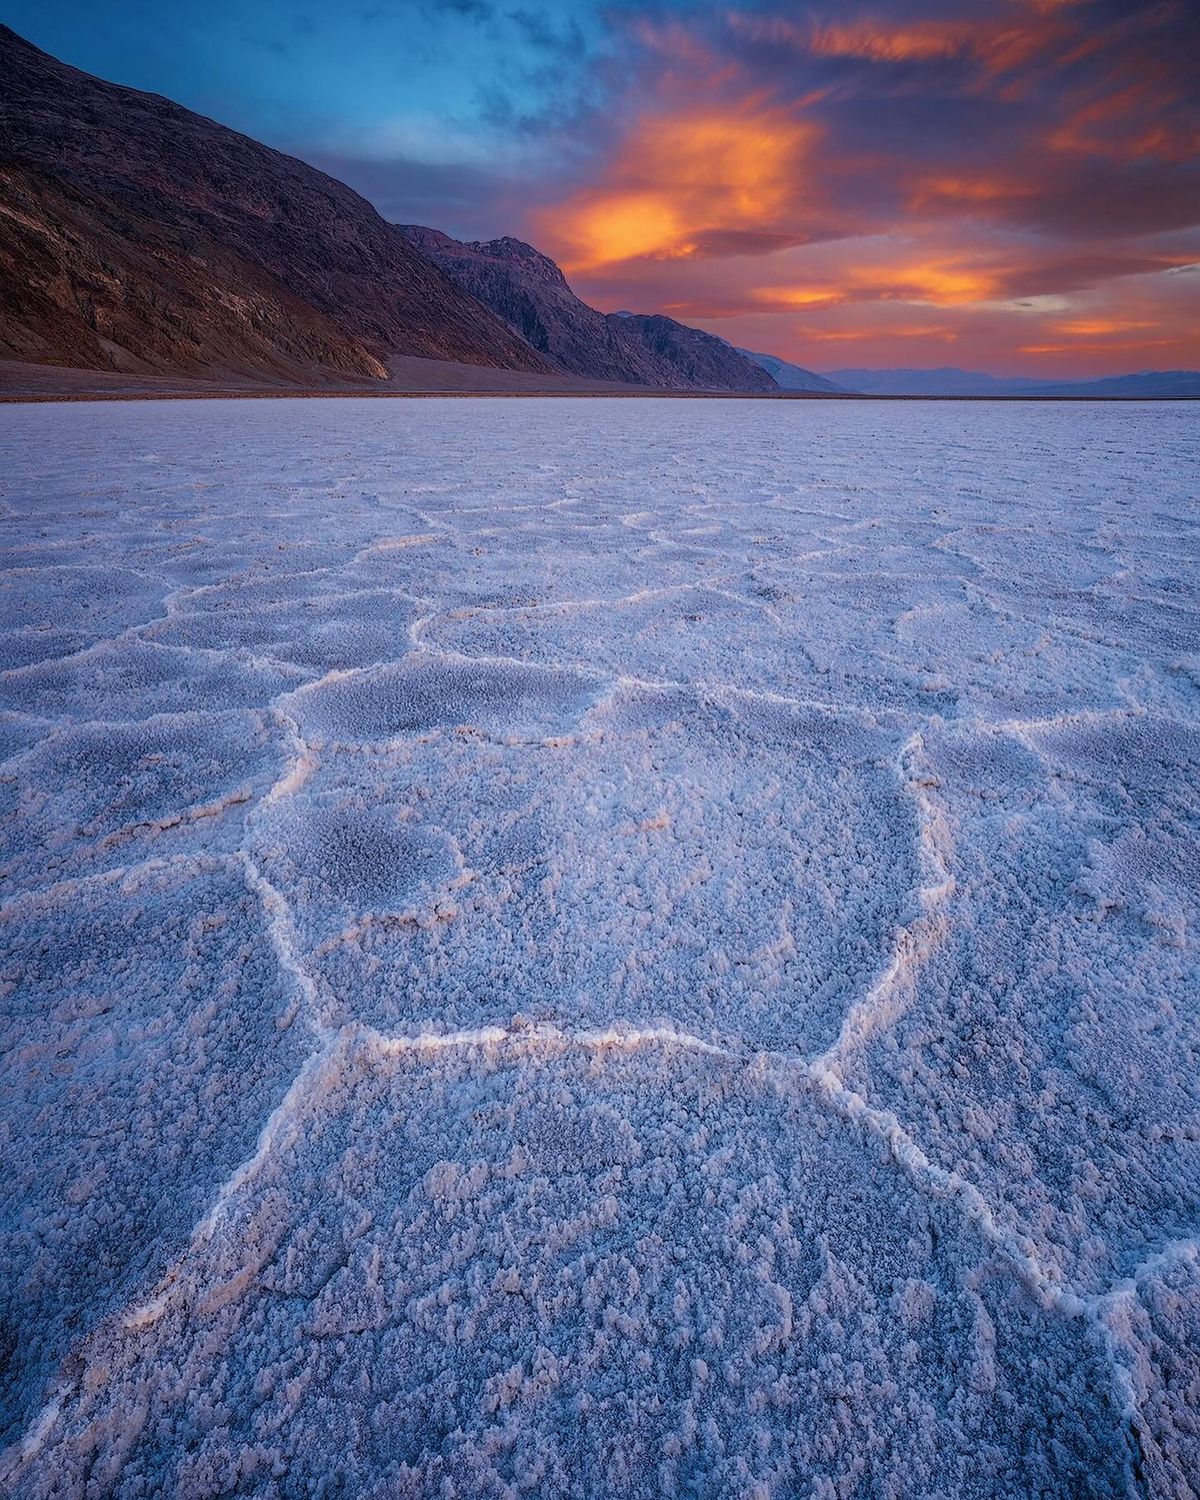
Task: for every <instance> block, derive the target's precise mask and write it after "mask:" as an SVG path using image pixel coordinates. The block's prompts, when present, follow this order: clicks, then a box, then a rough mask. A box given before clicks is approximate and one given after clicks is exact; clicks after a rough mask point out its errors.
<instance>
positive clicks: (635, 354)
mask: <svg viewBox="0 0 1200 1500" xmlns="http://www.w3.org/2000/svg"><path fill="white" fill-rule="evenodd" d="M401 227H402V229H403V232H404V234H405V235H406V236H407V238H408V240H409V242H410V244H412V245H415V246H416V248H417V249H418V250H420V251H421V253H422V254H423V255H426V256H428V257H429V259H430V260H432V261H433V262H434V264H435V265H437V266H440V267H441V269H442V270H443V271H445V272H446V274H447V275H448V276H449V277H451V278H452V280H454V281H455V282H456V283H457V284H458V285H459V286H460V287H462V288H463V289H464V290H465V291H467V292H470V294H471V295H472V296H473V297H476V298H478V300H479V301H480V302H482V303H483V304H484V306H485V307H487V308H489V309H490V310H491V311H492V312H494V313H495V314H496V315H497V316H498V317H499V318H501V319H503V321H504V322H505V324H506V325H507V326H508V327H509V328H511V329H512V330H513V331H514V332H515V333H518V334H520V336H521V337H522V338H523V339H524V340H525V341H526V343H528V344H529V345H531V346H532V348H534V349H536V350H537V351H538V352H539V353H540V354H543V355H545V356H546V357H547V358H548V359H550V360H551V361H552V362H553V363H554V364H556V365H557V366H558V367H559V368H560V369H563V370H568V371H570V372H571V373H573V374H576V375H587V376H592V377H594V378H597V379H600V380H613V381H623V382H627V383H631V384H635V385H645V386H655V387H658V388H661V389H664V390H696V389H702V390H728V391H773V390H775V389H776V383H775V381H774V380H773V379H772V378H771V376H770V375H769V374H767V372H766V371H765V370H764V369H763V368H762V367H761V366H760V365H759V364H758V363H757V362H756V361H754V360H752V359H748V358H746V357H745V356H744V355H743V354H742V353H739V351H738V350H736V349H734V348H733V347H732V345H730V344H727V343H726V342H725V340H724V339H719V338H716V337H714V335H713V334H711V333H704V332H702V331H701V330H700V329H699V328H688V327H687V326H686V325H685V324H683V323H677V322H675V320H674V319H673V318H665V317H661V316H643V315H639V314H637V313H602V312H597V311H596V309H595V308H592V307H588V305H587V304H586V303H585V302H581V301H580V299H579V298H578V297H577V296H576V295H575V294H574V292H572V290H571V288H570V287H569V286H568V285H567V280H566V277H565V276H564V275H563V273H562V271H561V270H560V269H559V268H558V266H557V265H555V263H554V262H553V261H552V260H551V259H550V258H549V256H546V255H543V254H542V253H541V252H540V251H538V250H535V249H534V248H533V246H532V245H527V244H525V243H524V241H522V240H516V239H512V238H510V237H505V238H503V239H498V240H474V241H469V242H464V241H462V240H455V239H451V238H450V236H449V235H448V234H442V233H441V231H440V230H437V229H427V228H425V227H424V226H423V225H420V224H405V225H402V226H401Z"/></svg>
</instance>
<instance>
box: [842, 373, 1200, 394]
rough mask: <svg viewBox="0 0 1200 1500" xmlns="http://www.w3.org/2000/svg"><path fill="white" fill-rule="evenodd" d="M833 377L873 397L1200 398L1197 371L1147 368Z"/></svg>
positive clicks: (850, 387)
mask: <svg viewBox="0 0 1200 1500" xmlns="http://www.w3.org/2000/svg"><path fill="white" fill-rule="evenodd" d="M825 375H826V377H827V378H828V379H829V380H834V381H837V383H838V384H839V385H843V386H846V387H848V388H849V389H852V390H856V391H861V392H862V393H863V394H864V395H868V396H1144V397H1151V396H1200V373H1197V372H1196V371H1194V370H1165V371H1164V370H1143V371H1141V372H1140V373H1139V374H1136V375H1114V376H1110V377H1108V378H1107V379H1104V380H1083V381H1061V380H1060V381H1047V380H1040V379H1035V378H1034V377H1032V376H1011V377H1003V376H997V375H985V374H983V373H982V372H980V371H978V370H957V369H954V368H952V367H949V366H947V367H943V368H942V369H937V370H858V369H845V370H826V371H825Z"/></svg>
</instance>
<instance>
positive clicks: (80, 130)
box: [0, 26, 551, 383]
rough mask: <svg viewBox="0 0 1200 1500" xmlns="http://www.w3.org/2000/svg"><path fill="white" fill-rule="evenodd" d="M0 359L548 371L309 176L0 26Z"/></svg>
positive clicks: (380, 372) (387, 228)
mask: <svg viewBox="0 0 1200 1500" xmlns="http://www.w3.org/2000/svg"><path fill="white" fill-rule="evenodd" d="M0 215H2V216H3V222H4V226H5V227H4V234H3V236H0V358H9V359H16V360H20V361H28V362H32V363H38V364H47V365H60V366H71V367H74V368H84V369H88V368H90V369H99V370H105V369H108V370H122V371H140V372H146V373H172V374H176V375H197V374H205V375H207V374H213V375H217V376H228V375H230V374H234V375H241V376H250V377H252V378H254V379H261V380H264V381H272V382H276V383H278V382H283V383H294V382H298V381H305V382H307V383H311V382H312V380H313V379H314V378H317V379H326V380H337V379H342V380H344V379H345V378H346V377H351V378H355V377H357V378H362V379H368V380H377V379H381V378H383V377H385V376H386V375H387V374H388V362H389V359H390V358H391V357H392V356H393V355H395V354H401V355H407V356H419V357H424V358H428V359H444V360H458V361H462V362H464V363H467V364H474V365H488V366H498V367H501V368H504V369H510V370H524V371H546V370H549V369H550V368H551V367H550V366H549V364H548V363H547V361H546V360H545V359H544V358H543V357H542V356H541V355H540V354H538V353H537V352H535V351H534V350H533V349H531V348H530V346H529V345H528V344H527V343H526V342H525V341H524V340H523V339H520V338H518V337H517V336H516V335H515V334H514V333H513V332H512V331H511V330H510V329H509V328H508V327H507V326H506V325H505V324H503V323H502V322H501V321H500V320H499V319H498V318H496V317H495V316H493V315H492V314H491V313H490V312H489V311H487V309H486V308H484V307H482V306H480V305H479V303H478V302H476V301H475V300H474V299H473V298H472V297H470V296H468V295H467V294H466V293H464V292H463V290H462V288H461V287H459V286H458V285H457V284H456V283H455V282H453V281H452V280H451V279H450V278H449V277H447V276H446V275H445V274H444V273H443V272H442V271H440V270H439V269H438V268H437V267H436V266H434V265H433V264H431V263H430V262H429V261H428V260H426V259H425V257H424V256H422V255H420V254H419V253H418V252H417V251H416V250H415V249H414V248H413V246H412V245H410V244H409V242H408V241H407V240H406V239H405V237H404V236H403V235H402V234H400V233H399V231H398V230H396V229H395V228H394V227H393V226H392V225H390V224H388V223H387V222H386V221H385V220H384V219H382V218H381V217H380V216H379V214H378V213H376V211H375V210H374V209H373V208H372V207H371V205H370V204H369V203H367V202H366V200H365V199H363V198H360V197H359V196H358V194H357V193H355V192H352V191H351V189H350V188H348V187H345V186H344V185H343V184H342V183H340V182H335V181H334V180H333V178H331V177H327V176H325V174H324V173H322V172H318V171H317V170H316V169H315V168H313V167H310V166H307V165H305V164H304V163H303V162H300V161H296V160H294V159H293V158H291V157H289V156H284V155H283V154H282V153H280V152H278V151H273V150H271V149H270V148H269V147H267V146H263V145H260V144H258V142H256V141H252V140H250V139H248V138H247V137H246V136H244V135H239V134H238V133H237V132H236V131H233V130H228V129H226V128H225V127H224V126H222V125H218V124H216V123H214V122H213V121H212V120H208V119H205V118H204V117H203V116H201V115H197V114H193V113H192V112H191V111H189V110H186V109H182V108H181V107H180V106H179V105H176V104H172V103H170V102H169V101H168V100H166V99H162V98H159V97H158V96H157V95H153V94H143V93H139V92H137V91H136V90H133V89H127V88H121V87H118V86H117V85H115V84H110V83H103V82H101V81H100V80H99V79H96V78H92V77H90V76H89V75H88V74H86V73H81V72H79V71H78V70H76V69H75V68H71V67H67V66H66V65H65V64H63V63H60V62H56V61H55V60H54V59H53V58H51V57H48V56H47V55H46V54H45V53H44V52H40V51H39V50H38V49H37V48H36V47H33V46H31V45H30V44H29V43H28V42H25V41H23V40H22V39H21V38H20V37H19V36H17V35H16V34H15V33H14V32H12V31H10V30H9V29H8V28H7V27H3V26H0Z"/></svg>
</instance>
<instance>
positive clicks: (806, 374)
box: [738, 349, 847, 396]
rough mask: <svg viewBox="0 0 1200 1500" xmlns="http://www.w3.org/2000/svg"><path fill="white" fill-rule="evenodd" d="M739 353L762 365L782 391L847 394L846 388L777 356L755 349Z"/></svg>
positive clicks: (742, 350) (741, 350)
mask: <svg viewBox="0 0 1200 1500" xmlns="http://www.w3.org/2000/svg"><path fill="white" fill-rule="evenodd" d="M738 353H739V354H744V355H745V357H746V358H747V359H749V360H753V361H754V363H755V364H756V365H761V366H762V368H763V369H764V370H765V371H766V372H767V374H768V375H769V376H770V377H771V379H772V380H773V381H774V382H775V384H776V385H777V386H779V388H780V389H781V390H784V391H816V392H819V393H821V394H822V395H826V396H844V395H846V394H847V391H846V387H845V386H841V385H835V384H834V383H833V381H832V380H826V379H825V377H824V376H823V375H817V374H816V373H814V371H812V370H806V369H805V368H804V366H803V365H793V364H791V363H790V362H789V361H788V360H786V359H780V358H779V356H778V355H777V354H756V353H755V352H754V350H753V349H739V350H738Z"/></svg>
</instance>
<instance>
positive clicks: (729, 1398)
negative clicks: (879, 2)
mask: <svg viewBox="0 0 1200 1500" xmlns="http://www.w3.org/2000/svg"><path fill="white" fill-rule="evenodd" d="M0 450H2V451H0V472H2V473H3V475H4V479H3V481H2V483H3V492H2V496H3V509H2V511H0V533H2V535H3V545H4V548H5V565H6V568H7V571H6V573H5V575H4V577H3V580H2V581H0V755H3V756H6V757H7V759H5V760H4V761H3V762H2V763H0V783H2V784H0V900H2V901H3V905H2V906H0V934H2V948H3V959H2V963H3V968H2V971H0V997H2V1000H0V1034H2V1038H3V1048H2V1053H3V1061H0V1089H2V1091H3V1100H4V1123H3V1131H2V1133H0V1153H2V1154H3V1164H2V1166H3V1172H4V1181H5V1183H6V1191H5V1193H4V1195H3V1198H2V1200H0V1252H2V1267H3V1271H4V1275H3V1277H0V1302H2V1306H0V1318H2V1322H0V1390H2V1393H3V1408H2V1411H0V1426H2V1428H3V1433H2V1436H3V1440H4V1442H5V1443H6V1445H7V1446H6V1447H5V1449H4V1451H3V1454H2V1455H0V1483H2V1484H3V1487H4V1489H5V1492H6V1493H11V1494H13V1495H17V1496H23V1497H24V1496H29V1497H51V1496H67V1495H79V1496H84V1495H88V1496H92V1495H95V1496H100V1495H106V1496H107V1495H113V1496H128V1497H135V1496H137V1497H148V1496H158V1495H165V1494H175V1495H186V1496H188V1497H216V1496H219V1495H229V1494H235V1493H236V1494H245V1495H254V1496H263V1497H278V1500H286V1497H292V1496H316V1495H323V1496H327V1497H333V1496H347V1497H350V1496H354V1497H375V1500H383V1497H392V1496H407V1495H411V1496H425V1495H444V1496H453V1495H462V1496H466V1495H469V1496H497V1497H499V1496H504V1497H511V1496H516V1495H520V1494H536V1495H547V1496H549V1495H553V1496H598V1497H599V1496H603V1497H606V1500H607V1497H613V1496H622V1495H627V1496H657V1495H679V1496H705V1497H709V1496H711V1497H718V1496H720V1497H725V1496H745V1497H748V1500H749V1497H756V1500H763V1497H770V1496H779V1497H784V1496H789V1497H790V1496H801V1495H803V1496H809V1497H812V1500H835V1497H859V1496H861V1497H913V1496H922V1497H942V1500H953V1497H958V1496H966V1495H970V1496H978V1497H992V1496H996V1497H1005V1500H1015V1497H1023V1496H1030V1497H1032V1496H1055V1497H1057V1496H1068V1495H1070V1496H1081V1497H1083V1496H1087V1497H1097V1500H1099V1497H1105V1500H1108V1497H1112V1496H1115V1495H1131V1496H1134V1495H1137V1496H1140V1495H1145V1496H1154V1497H1173V1500H1180V1497H1184V1496H1188V1495H1192V1494H1194V1493H1195V1492H1196V1485H1197V1475H1198V1474H1200V1424H1198V1423H1197V1418H1196V1412H1197V1410H1198V1409H1200V1352H1198V1351H1200V1259H1198V1253H1197V1252H1198V1240H1197V1233H1198V1230H1200V1005H1198V1002H1197V996H1198V993H1200V984H1198V980H1200V963H1198V955H1200V941H1198V937H1197V930H1198V929H1197V922H1198V919H1200V910H1198V909H1200V841H1198V839H1197V833H1198V825H1200V607H1198V605H1197V599H1198V598H1200V590H1198V584H1200V524H1198V514H1197V503H1196V502H1197V497H1196V474H1197V471H1198V464H1197V460H1198V459H1200V431H1198V429H1197V424H1196V421H1195V416H1194V412H1193V409H1192V408H1191V407H1189V406H1187V405H1185V404H1179V405H1174V404H1161V405H1149V404H1147V405H1141V404H1128V405H1101V404H1097V405H1083V404H1064V405H1035V404H1028V403H1018V404H1012V405H1005V404H991V403H972V404H971V405H969V406H958V405H953V404H946V403H918V402H906V403H896V404H891V405H887V404H882V403H862V404H845V403H801V402H788V403H751V402H739V401H729V402H725V401H704V402H683V401H654V400H646V401H624V402H619V401H589V400H571V401H552V400H523V401H482V400H478V401H473V400H445V401H441V400H433V401H414V402H403V401H397V402H384V401H353V400H339V401H330V402H319V401H310V402H301V401H296V402H284V401H261V402H255V401H238V402H218V401H203V402H164V403H160V404H153V403H129V404H106V403H97V404H86V405H76V406H70V405H47V406H31V407H20V406H9V407H3V408H0Z"/></svg>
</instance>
